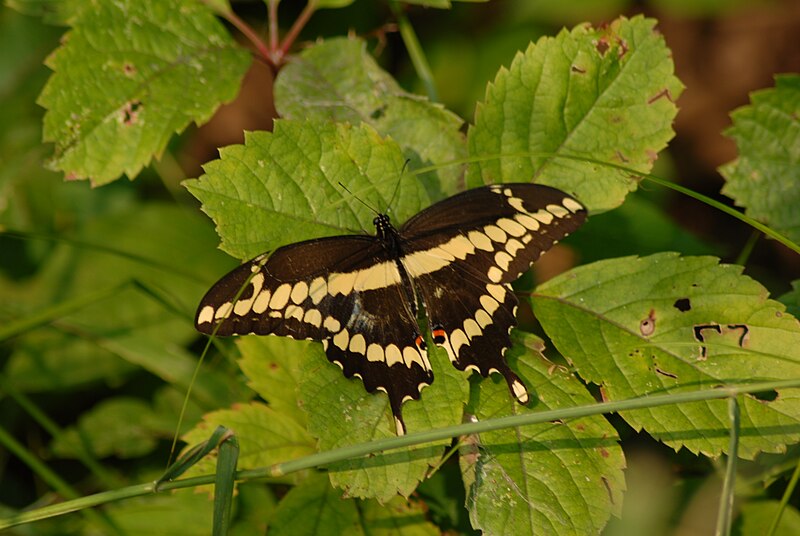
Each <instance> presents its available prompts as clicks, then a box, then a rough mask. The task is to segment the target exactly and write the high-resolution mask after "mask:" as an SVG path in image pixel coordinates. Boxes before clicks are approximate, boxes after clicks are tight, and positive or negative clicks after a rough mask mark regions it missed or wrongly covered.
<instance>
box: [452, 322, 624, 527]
mask: <svg viewBox="0 0 800 536" xmlns="http://www.w3.org/2000/svg"><path fill="white" fill-rule="evenodd" d="M517 336H518V337H519V339H521V342H522V343H523V344H522V345H520V344H517V345H515V346H514V347H513V348H512V349H511V350H510V351H509V352H507V353H506V356H507V357H508V359H509V363H510V364H511V365H512V367H513V366H515V364H516V366H515V369H516V370H517V372H518V373H519V374H520V376H521V377H522V378H523V380H524V382H525V384H526V385H527V386H528V389H529V390H530V391H531V393H535V396H534V397H533V398H534V400H535V402H534V405H533V407H532V408H529V407H523V406H520V405H519V404H517V403H516V402H515V401H513V400H512V399H511V398H510V397H509V396H508V387H507V386H506V385H505V382H504V381H501V379H500V378H492V379H491V380H490V381H487V380H484V381H483V382H481V384H480V389H479V390H478V392H477V393H476V394H475V396H474V397H473V402H477V404H475V406H473V407H472V410H473V411H474V413H475V417H476V418H477V419H478V420H485V419H489V418H493V417H503V416H507V415H515V414H520V413H532V412H536V411H543V410H552V409H558V408H561V407H571V406H576V405H580V404H590V403H591V402H592V398H591V397H590V396H589V394H588V393H587V392H586V389H585V388H584V387H583V385H582V384H581V383H580V382H579V381H578V380H577V379H576V378H575V377H574V376H573V375H572V374H569V373H568V372H567V371H566V370H564V369H563V367H556V366H555V365H554V364H552V363H550V362H548V361H546V360H545V359H544V358H543V356H541V350H542V348H543V345H542V343H541V341H540V340H539V339H538V338H536V337H534V336H532V335H524V334H521V333H517ZM526 347H527V348H526ZM528 350H532V352H530V351H528ZM536 353H539V355H538V356H536V355H533V356H532V355H531V354H536ZM469 410H470V408H468V411H469ZM460 452H461V456H460V463H461V470H462V472H463V475H464V484H465V485H466V487H467V508H468V509H469V511H470V519H471V521H472V525H473V527H475V528H477V529H479V530H482V531H484V532H485V533H487V534H511V533H520V534H523V533H524V534H559V535H564V534H581V535H582V534H596V533H599V532H600V530H601V529H602V528H603V526H605V524H606V522H607V521H608V519H609V517H610V516H611V514H612V513H615V514H617V515H618V514H619V512H620V507H621V504H622V492H623V490H624V488H625V484H624V477H623V473H622V470H623V468H624V467H625V459H624V456H623V453H622V449H621V448H620V446H619V444H618V437H617V434H616V432H615V430H614V429H613V428H612V427H611V425H610V424H609V423H608V422H607V421H606V420H605V419H603V418H602V417H589V418H581V419H575V420H571V421H566V422H556V423H548V424H540V425H535V426H525V427H519V428H510V429H504V430H498V431H496V432H489V433H482V434H480V436H470V437H466V438H464V440H463V444H462V447H461V450H460Z"/></svg>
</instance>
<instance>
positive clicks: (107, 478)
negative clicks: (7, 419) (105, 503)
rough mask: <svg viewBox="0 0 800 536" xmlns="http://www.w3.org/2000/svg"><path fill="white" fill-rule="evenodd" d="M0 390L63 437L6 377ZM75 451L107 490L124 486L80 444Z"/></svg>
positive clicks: (49, 430) (1, 377) (54, 434)
mask: <svg viewBox="0 0 800 536" xmlns="http://www.w3.org/2000/svg"><path fill="white" fill-rule="evenodd" d="M0 389H1V390H2V391H3V392H5V393H6V394H7V395H8V396H10V397H11V398H13V399H14V401H16V403H17V404H19V405H20V407H21V408H22V409H23V410H25V413H26V414H27V415H28V416H29V417H31V418H32V419H33V420H34V421H35V422H36V423H37V424H38V425H39V426H41V427H42V428H43V429H44V430H45V431H46V432H47V433H48V434H50V436H51V437H53V438H54V439H55V438H58V437H61V436H62V435H63V434H64V432H63V430H62V429H61V427H59V426H58V424H56V423H55V422H53V421H52V420H51V419H50V417H48V416H47V415H46V414H45V413H44V412H43V411H42V410H40V409H39V406H37V405H36V404H35V403H34V402H33V401H32V400H31V399H30V398H28V397H27V396H26V395H25V394H24V393H21V392H19V391H18V390H17V389H16V388H15V387H14V386H13V385H11V384H10V383H9V382H7V381H6V378H5V376H4V375H2V374H0ZM72 446H73V448H74V449H75V456H77V458H78V459H79V460H80V461H81V462H82V463H83V464H84V465H85V466H86V468H87V469H89V471H91V472H92V474H93V475H94V476H95V477H97V479H98V480H99V481H100V482H102V484H103V486H105V487H107V488H113V487H118V486H121V485H122V484H123V481H122V479H120V478H118V477H117V476H116V475H114V474H113V473H112V472H111V471H108V470H107V469H106V468H105V467H103V466H102V465H101V464H100V462H98V461H97V460H96V459H95V458H94V456H92V454H91V453H90V452H89V451H88V450H87V449H86V447H85V445H84V444H83V443H82V442H80V443H77V444H74V445H72Z"/></svg>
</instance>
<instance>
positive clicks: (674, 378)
mask: <svg viewBox="0 0 800 536" xmlns="http://www.w3.org/2000/svg"><path fill="white" fill-rule="evenodd" d="M655 370H656V372H657V373H658V374H661V375H662V376H666V377H667V378H672V379H673V380H677V379H678V376H677V375H676V374H673V373H671V372H667V371H666V370H662V369H660V368H658V367H656V368H655Z"/></svg>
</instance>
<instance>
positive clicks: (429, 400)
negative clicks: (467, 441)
mask: <svg viewBox="0 0 800 536" xmlns="http://www.w3.org/2000/svg"><path fill="white" fill-rule="evenodd" d="M310 346H311V351H309V352H307V355H306V356H304V364H303V368H302V379H301V384H300V401H301V407H303V409H304V410H305V411H306V413H307V414H308V422H309V431H310V432H311V434H312V435H314V436H315V437H318V438H319V448H320V450H331V449H334V448H338V447H344V446H347V445H354V444H357V443H365V442H368V441H371V440H375V439H380V438H385V437H393V436H394V435H395V434H396V432H395V425H394V420H393V418H392V414H391V410H390V408H389V399H388V397H387V396H386V395H385V394H383V393H375V394H370V393H367V392H366V391H365V390H364V385H363V384H362V383H361V381H360V380H357V379H353V380H348V379H347V378H345V377H344V376H343V375H342V372H341V370H339V368H338V367H336V366H334V365H333V364H331V363H329V362H327V359H326V358H325V356H324V354H323V352H322V349H321V348H320V347H319V345H316V344H314V345H310ZM428 358H429V360H430V362H431V367H432V369H433V370H434V375H435V380H434V382H433V384H432V385H431V386H429V387H427V388H425V390H424V391H423V392H422V399H421V400H419V401H409V402H407V403H406V404H404V405H403V418H404V420H405V423H406V426H407V428H408V430H409V431H414V430H424V429H429V428H436V427H443V426H449V425H454V424H458V423H460V422H461V418H462V415H463V404H464V401H465V400H466V396H467V382H466V380H465V377H464V376H465V375H464V373H462V372H459V371H457V370H455V369H454V368H453V366H452V365H451V364H450V362H449V359H448V358H447V357H446V354H445V353H444V352H443V351H441V350H439V349H438V348H436V347H435V346H434V345H433V344H432V343H431V341H428ZM444 444H445V443H442V442H440V443H436V444H428V445H425V446H422V447H415V448H412V449H408V450H393V451H391V452H388V453H385V454H375V455H371V456H367V457H362V458H355V459H352V460H347V461H344V462H340V463H336V464H333V465H331V466H329V468H328V469H329V476H330V479H331V483H332V484H333V485H334V486H336V487H339V488H342V489H344V490H346V492H347V495H348V496H352V497H369V498H375V499H377V500H378V501H380V502H386V501H388V500H389V499H391V498H392V497H394V496H395V495H397V494H398V493H399V494H400V495H403V496H406V497H407V496H408V495H409V494H410V493H411V492H413V491H414V489H416V487H417V485H418V484H419V483H420V482H421V481H422V479H423V478H424V477H425V474H426V472H427V470H428V467H429V466H430V465H433V464H435V463H436V462H437V461H438V460H439V458H440V456H441V453H442V445H444Z"/></svg>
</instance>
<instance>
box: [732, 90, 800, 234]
mask: <svg viewBox="0 0 800 536" xmlns="http://www.w3.org/2000/svg"><path fill="white" fill-rule="evenodd" d="M750 100H751V103H750V104H749V105H747V106H744V107H742V108H739V109H738V110H736V111H735V112H733V113H732V114H731V117H732V118H733V126H732V127H731V128H729V129H728V130H727V131H726V134H727V135H729V136H731V137H732V138H733V139H734V140H735V141H736V147H737V149H738V150H739V156H738V157H737V158H736V160H734V161H733V162H730V163H728V164H726V165H724V166H722V167H720V172H721V173H722V174H723V175H724V176H725V179H726V181H727V182H726V183H725V187H724V188H723V189H722V192H723V193H724V194H726V195H729V196H730V197H732V198H733V199H734V200H735V201H736V204H737V205H739V206H742V207H745V208H746V209H747V210H746V211H747V214H748V215H749V216H752V217H753V218H755V219H757V220H760V221H762V222H764V223H766V224H768V225H769V226H770V227H772V228H773V229H775V230H776V231H780V232H781V233H784V234H786V236H788V237H789V238H790V239H791V240H793V241H794V242H800V210H798V209H797V207H798V205H800V181H798V177H800V121H798V119H797V118H798V117H800V75H783V76H777V77H776V79H775V87H774V88H773V89H766V90H762V91H757V92H755V93H753V94H752V95H751V97H750Z"/></svg>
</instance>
